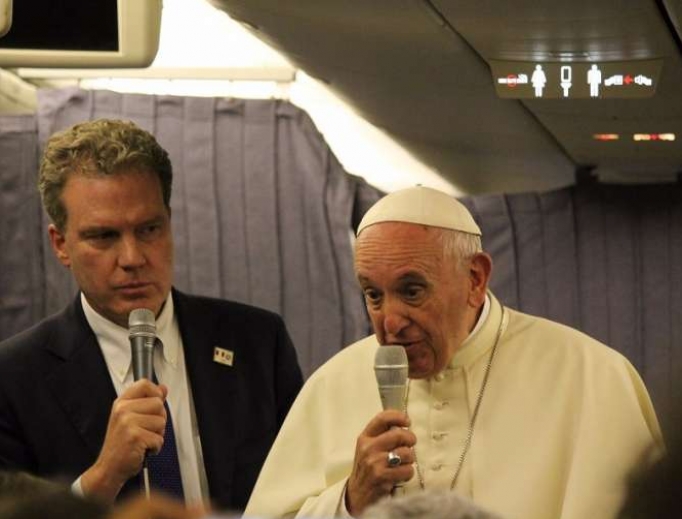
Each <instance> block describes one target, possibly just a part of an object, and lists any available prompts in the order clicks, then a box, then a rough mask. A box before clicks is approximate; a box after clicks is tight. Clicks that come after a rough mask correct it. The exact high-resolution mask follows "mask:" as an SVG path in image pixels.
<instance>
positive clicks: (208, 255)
mask: <svg viewBox="0 0 682 519" xmlns="http://www.w3.org/2000/svg"><path fill="white" fill-rule="evenodd" d="M100 117H110V118H120V119H129V120H132V121H135V122H136V123H137V124H139V125H140V126H142V127H143V128H145V129H147V130H149V131H150V132H152V133H153V134H154V135H155V136H156V137H157V139H158V140H159V142H160V143H161V145H162V146H163V147H164V148H166V149H167V150H168V152H169V154H170V156H171V160H172V163H173V167H174V175H175V176H174V183H173V195H172V198H171V209H172V222H173V232H174V237H175V256H176V261H175V283H174V284H175V286H177V287H178V288H180V289H181V290H185V291H188V292H191V293H194V294H201V295H208V296H214V297H223V298H229V299H233V300H237V301H242V302H246V303H250V304H254V305H257V306H261V307H264V308H268V309H270V310H273V311H275V312H278V313H279V314H281V315H282V316H283V318H284V319H285V321H286V323H287V326H288V328H289V330H290V333H291V335H292V338H293V340H294V343H295V345H296V348H297V351H298V354H299V360H300V363H301V367H302V369H303V370H304V373H305V374H306V375H307V374H309V373H310V372H311V371H312V370H313V369H315V368H316V367H317V366H319V365H320V364H321V363H322V362H324V361H325V360H326V359H328V358H329V357H330V356H331V355H332V354H333V353H335V352H336V351H338V350H339V349H341V347H342V346H343V345H344V344H347V343H349V342H352V341H354V340H356V339H358V338H360V337H363V336H365V335H366V334H367V332H368V329H369V325H368V321H367V317H366V313H365V310H364V305H363V302H362V298H361V294H360V292H359V290H358V288H357V287H356V285H355V281H354V275H353V268H352V251H351V241H350V235H351V229H352V226H353V224H354V220H355V219H356V218H357V214H358V212H359V213H360V214H361V213H364V210H365V209H366V206H367V205H371V203H373V202H374V201H375V200H376V199H378V197H379V196H380V195H381V192H379V191H378V190H376V189H374V188H372V187H371V186H369V185H367V184H366V183H365V182H364V180H362V179H360V178H358V177H355V176H352V175H349V174H348V173H346V172H345V171H344V170H343V168H342V167H341V165H340V164H339V162H338V161H337V160H336V158H335V157H334V155H333V154H332V153H331V151H330V150H329V148H328V147H327V145H326V144H325V142H324V140H323V138H322V136H321V135H320V134H319V132H318V131H317V130H316V129H315V127H314V125H313V123H312V121H311V120H310V118H309V117H308V116H307V115H306V114H305V113H304V112H303V111H301V110H300V109H298V108H296V107H295V106H293V105H292V104H290V103H288V102H284V101H273V100H265V101H264V100H235V99H216V98H192V97H170V96H148V95H132V94H118V93H113V92H107V91H85V90H80V89H74V88H69V89H56V90H43V91H40V92H39V109H38V114H37V121H38V122H37V126H38V139H39V143H40V144H41V145H42V144H44V142H45V140H46V139H47V137H48V136H49V135H50V134H52V133H53V132H55V131H57V130H60V129H63V128H65V127H67V126H70V125H71V124H74V123H76V122H78V121H83V120H89V119H95V118H100ZM0 121H1V122H0V125H1V126H2V127H3V128H4V127H5V125H6V124H7V123H6V121H7V119H6V118H1V119H0ZM26 124H27V126H31V124H33V126H34V127H35V122H32V120H31V118H27V119H26ZM25 138H26V140H27V142H26V147H27V150H28V151H27V152H26V153H25V154H28V155H30V157H31V159H32V161H33V162H31V163H30V164H28V163H25V164H23V165H19V164H16V163H15V160H16V159H15V158H14V157H15V154H8V155H4V154H3V157H4V156H7V157H8V158H7V163H8V164H9V163H11V165H12V168H14V169H16V171H14V170H13V169H11V168H10V171H14V173H13V174H14V175H15V176H21V178H22V179H25V180H28V179H30V182H27V183H26V186H25V188H26V189H24V190H23V192H22V194H21V195H19V197H20V198H21V197H30V199H31V201H32V204H33V205H32V206H31V208H30V210H31V211H32V215H33V221H34V223H35V225H34V227H35V228H34V229H32V231H30V232H29V231H28V229H25V228H24V227H22V226H23V225H24V223H25V222H26V220H27V219H26V218H24V217H22V216H21V215H19V214H17V215H16V217H15V218H16V220H15V223H14V228H16V229H20V230H21V231H22V232H23V233H25V234H26V237H25V238H24V241H26V239H32V240H34V241H35V238H36V236H40V237H44V236H45V235H46V232H45V226H46V225H47V222H46V220H45V219H44V217H43V221H42V222H40V220H39V218H37V217H36V216H35V215H39V214H40V209H39V208H38V207H36V201H37V199H36V196H35V175H36V170H37V169H36V168H37V167H36V163H35V156H36V150H35V139H36V137H35V131H34V132H33V134H31V131H27V133H26V136H25ZM9 145H10V146H15V147H16V146H17V144H16V143H14V141H10V144H9ZM29 152H30V153H29ZM10 157H12V158H10ZM5 169H6V168H5V167H3V168H2V179H3V180H2V181H3V182H5V176H6V175H7V172H6V171H5ZM7 182H12V179H11V178H9V177H8V178H7ZM8 191H12V190H11V189H8ZM8 196H9V197H13V198H15V199H16V198H17V193H10V194H9V195H8ZM8 203H12V201H11V200H9V201H8ZM363 208H364V209H363ZM24 210H25V211H27V210H28V208H25V209H24ZM4 212H5V207H4V205H3V214H4ZM6 224H7V222H4V223H3V224H2V225H1V226H0V229H1V230H0V232H3V233H6V232H17V231H12V228H10V227H9V226H6ZM41 239H42V240H43V242H42V249H39V248H36V244H35V243H31V244H29V243H21V244H19V245H21V246H22V247H23V248H22V252H21V253H19V252H17V253H16V254H14V255H13V256H12V257H10V258H6V257H5V254H4V253H3V255H2V257H3V261H12V264H11V265H8V267H9V268H8V269H7V270H4V272H6V273H7V274H6V276H7V277H8V279H7V280H6V281H7V283H8V286H10V285H11V292H10V291H8V292H7V294H8V296H9V294H10V293H12V294H14V293H16V294H21V298H19V299H16V300H12V299H10V298H9V297H6V296H5V291H4V290H3V296H2V309H1V310H0V314H1V315H2V317H0V318H1V319H3V321H5V320H6V321H11V320H13V317H12V316H11V315H10V310H11V308H13V307H14V308H17V309H19V310H15V312H16V311H21V312H23V313H30V312H29V310H27V309H26V308H27V306H28V305H27V304H26V303H27V302H28V301H27V298H30V297H32V296H31V294H34V297H36V298H37V299H38V301H39V302H41V301H42V302H43V304H42V307H41V306H40V305H38V309H37V310H36V311H35V312H33V313H31V314H30V315H29V316H27V318H26V319H24V320H23V321H22V322H21V324H20V325H17V326H13V325H12V324H13V323H11V322H10V323H9V324H8V326H7V327H6V328H5V326H3V329H2V336H4V337H7V336H9V335H12V333H14V332H16V331H18V330H19V329H23V328H25V327H26V326H27V325H28V324H30V323H31V322H35V321H36V320H37V319H38V318H40V317H43V316H44V315H48V314H51V313H53V312H56V311H57V310H59V309H60V308H62V307H63V306H64V305H65V304H66V303H67V302H69V301H70V300H71V298H72V297H73V295H74V294H75V292H76V286H75V285H74V282H73V279H72V278H71V276H70V275H69V273H68V271H66V270H65V269H64V268H63V267H62V266H61V265H60V264H59V263H58V262H57V261H56V259H55V258H54V257H53V255H52V254H51V252H50V251H49V244H48V242H47V240H46V238H41ZM16 240H17V237H15V239H14V240H13V241H16ZM5 243H7V241H5ZM36 250H40V251H47V252H46V253H45V254H42V253H41V254H39V255H38V254H36ZM26 254H28V255H31V257H33V258H37V259H38V262H37V265H34V266H33V267H32V268H33V270H32V271H31V272H32V273H34V274H35V273H37V274H38V275H37V276H36V277H37V280H38V283H37V285H33V286H31V289H32V290H29V287H28V286H27V285H26V283H28V281H26V282H25V283H24V284H23V285H21V286H16V287H15V286H14V285H15V276H16V275H17V274H18V273H20V275H21V277H22V279H23V278H26V279H28V274H27V273H25V272H24V270H25V269H26V267H27V265H24V264H22V256H23V255H26ZM42 282H44V283H45V286H44V287H41V286H40V284H41V283H42ZM4 284H5V280H4V279H3V285H4ZM17 297H18V296H17Z"/></svg>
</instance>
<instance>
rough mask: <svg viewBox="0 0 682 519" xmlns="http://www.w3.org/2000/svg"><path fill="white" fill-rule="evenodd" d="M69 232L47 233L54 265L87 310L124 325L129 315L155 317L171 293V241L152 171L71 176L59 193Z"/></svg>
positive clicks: (166, 210)
mask: <svg viewBox="0 0 682 519" xmlns="http://www.w3.org/2000/svg"><path fill="white" fill-rule="evenodd" d="M62 202H63V203H64V206H65V207H66V212H67V222H66V228H65V229H64V230H62V231H60V230H58V229H57V228H56V227H55V226H54V225H51V226H50V228H49V233H50V242H51V244H52V247H53V249H54V251H55V253H56V255H57V258H58V259H59V261H60V262H61V263H62V264H63V265H65V266H66V267H68V268H70V269H71V271H72V272H73V275H74V277H75V279H76V282H77V283H78V286H79V287H80V289H81V291H82V292H83V294H84V295H85V297H86V299H87V300H88V303H90V305H91V306H92V307H93V308H94V309H95V310H96V311H97V312H98V313H99V314H100V315H102V316H104V317H106V318H107V319H109V320H110V321H113V322H115V323H117V324H119V325H120V326H123V327H127V326H128V314H129V313H130V311H131V310H133V309H135V308H148V309H150V310H152V311H153V312H154V313H155V314H156V315H158V313H159V311H160V310H161V306H162V305H163V303H164V301H165V300H166V297H167V295H168V293H169V291H170V288H171V282H172V272H173V240H172V237H171V226H170V214H169V212H168V209H167V208H166V206H165V205H164V203H163V196H162V191H161V183H160V181H159V178H158V176H157V175H155V174H153V173H150V172H139V171H128V172H123V173H119V174H115V175H110V176H83V175H78V174H74V175H71V176H70V177H69V178H68V180H67V181H66V185H65V186H64V190H63V192H62Z"/></svg>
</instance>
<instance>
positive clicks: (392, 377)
mask: <svg viewBox="0 0 682 519" xmlns="http://www.w3.org/2000/svg"><path fill="white" fill-rule="evenodd" d="M407 371H408V363H407V353H405V348H403V347H402V346H380V347H379V349H378V350H377V352H376V355H375V356H374V374H375V375H376V377H377V385H378V386H379V396H380V397H381V405H382V406H383V408H384V410H386V409H397V410H399V411H404V410H405V393H406V391H407Z"/></svg>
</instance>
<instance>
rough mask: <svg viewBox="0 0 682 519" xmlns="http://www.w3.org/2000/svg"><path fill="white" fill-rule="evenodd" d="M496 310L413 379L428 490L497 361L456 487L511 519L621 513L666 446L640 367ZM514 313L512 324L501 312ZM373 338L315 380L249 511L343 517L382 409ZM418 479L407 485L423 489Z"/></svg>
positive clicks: (460, 440)
mask: <svg viewBox="0 0 682 519" xmlns="http://www.w3.org/2000/svg"><path fill="white" fill-rule="evenodd" d="M489 296H490V299H491V307H490V312H489V315H488V317H487V319H486V320H485V322H484V323H483V325H482V326H481V327H480V329H479V330H478V331H476V332H475V333H474V334H473V335H472V336H470V337H469V338H468V339H467V341H466V342H465V343H464V345H463V347H462V348H461V349H460V350H459V351H458V352H457V353H456V354H455V355H454V357H453V359H452V362H451V363H450V365H449V366H448V367H447V368H446V369H445V370H444V371H443V372H442V373H440V374H438V375H436V376H434V377H432V378H430V379H426V380H412V381H410V390H409V397H408V402H407V411H408V414H409V416H410V419H411V422H412V430H413V431H414V433H415V434H416V436H417V444H416V453H417V460H418V464H419V470H420V472H421V474H422V476H423V477H422V479H423V482H424V486H425V487H426V488H428V489H431V488H442V489H448V488H450V484H451V481H452V478H453V475H454V473H455V470H456V467H457V465H458V461H459V457H460V454H461V452H462V448H463V444H464V441H465V438H466V436H467V433H468V431H469V427H470V422H471V417H472V413H473V410H474V407H475V405H476V399H477V397H478V394H479V392H480V389H481V385H482V382H483V376H484V372H485V369H486V366H487V365H488V363H489V361H490V353H491V350H492V348H493V344H494V343H495V340H496V336H497V335H498V333H500V339H499V341H498V344H497V347H496V349H495V355H494V357H493V361H492V364H491V369H490V375H489V380H488V383H487V386H486V388H485V391H484V393H483V398H482V403H481V407H480V411H479V415H478V418H477V421H476V424H475V427H474V433H473V439H472V443H471V448H470V449H469V451H468V453H467V455H466V458H465V460H464V462H463V465H462V469H461V473H460V475H459V477H458V479H457V483H456V485H455V491H457V492H459V493H461V494H463V495H466V496H468V497H469V498H471V499H472V500H473V501H474V502H476V503H477V504H478V505H479V506H481V507H483V508H486V509H488V510H491V511H494V512H497V513H499V514H500V515H502V516H504V517H505V518H508V519H585V518H588V517H594V518H599V519H610V518H613V517H614V516H615V515H616V514H617V512H618V510H619V507H620V504H621V502H622V499H623V496H624V492H625V490H626V484H627V477H628V476H629V474H630V472H631V470H633V469H634V468H636V467H638V466H640V465H641V463H642V462H643V460H644V458H643V457H644V456H646V457H647V458H648V459H650V456H651V455H655V454H656V453H660V452H662V449H663V441H662V439H661V432H660V428H659V424H658V421H657V419H656V414H655V412H654V409H653V406H652V404H651V400H650V398H649V395H648V393H647V391H646V388H645V387H644V384H643V382H642V380H641V378H640V377H639V375H638V374H637V372H636V371H635V369H634V367H633V366H632V365H631V364H630V362H628V360H627V359H626V358H625V357H623V356H622V355H621V354H620V353H618V352H616V351H615V350H613V349H611V348H608V347H606V346H605V345H603V344H601V343H599V342H597V341H595V340H594V339H592V338H590V337H588V336H587V335H585V334H583V333H581V332H578V331H576V330H574V329H572V328H569V327H566V326H563V325H560V324H557V323H554V322H551V321H548V320H545V319H540V318H537V317H533V316H529V315H526V314H523V313H520V312H516V311H513V310H510V309H508V308H505V309H504V312H503V311H502V307H501V305H500V303H499V302H498V301H497V300H496V299H495V298H494V296H492V294H489ZM503 316H504V318H503ZM377 347H378V344H377V341H376V338H375V337H374V336H371V337H368V338H365V339H363V340H361V341H359V342H357V343H355V344H353V345H351V346H349V347H347V348H345V349H343V350H342V351H341V352H339V353H338V354H337V355H335V356H334V357H333V358H332V359H330V360H329V361H328V362H327V363H326V364H325V365H323V366H322V367H321V368H320V369H318V370H317V371H316V372H315V373H314V374H313V375H312V376H311V377H310V379H309V380H308V381H307V383H306V384H305V386H304V388H303V390H302V391H301V393H300V394H299V396H298V398H297V400H296V402H295V403H294V405H293V407H292V408H291V411H290V412H289V416H288V417H287V419H286V421H285V422H284V425H283V426H282V429H281V430H280V433H279V436H278V437H277V440H276V441H275V443H274V445H273V448H272V450H271V451H270V454H269V456H268V458H267V460H266V462H265V465H264V467H263V470H262V472H261V474H260V477H259V479H258V482H257V484H256V487H255V489H254V492H253V494H252V496H251V500H250V501H249V505H248V507H247V509H246V512H245V515H246V516H259V517H282V516H287V517H288V516H296V515H298V516H301V517H311V518H312V517H327V518H330V517H333V516H334V515H337V514H338V513H339V511H340V510H342V509H343V504H342V498H343V493H344V489H345V485H346V481H347V479H348V476H349V474H350V472H351V467H352V462H353V456H354V451H355V442H356V439H357V436H358V435H359V434H360V432H361V431H362V430H363V429H364V428H365V426H366V425H367V423H368V422H369V421H370V419H371V418H372V417H374V416H375V415H376V414H377V413H378V412H380V411H381V402H380V400H379V395H378V391H377V385H376V379H375V375H374V370H373V363H374V355H375V351H376V348H377ZM418 479H419V478H418V477H417V476H415V477H414V478H413V479H412V480H411V481H410V482H409V483H407V484H406V485H405V486H404V487H403V489H402V490H398V491H399V492H400V491H402V492H406V493H409V492H419V491H421V489H420V484H419V481H418Z"/></svg>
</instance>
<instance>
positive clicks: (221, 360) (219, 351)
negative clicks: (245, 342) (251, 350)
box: [213, 346, 234, 366]
mask: <svg viewBox="0 0 682 519" xmlns="http://www.w3.org/2000/svg"><path fill="white" fill-rule="evenodd" d="M213 362H217V363H218V364H223V365H224V366H232V363H233V362H234V352H233V351H231V350H226V349H223V348H219V347H218V346H216V347H214V348H213Z"/></svg>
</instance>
